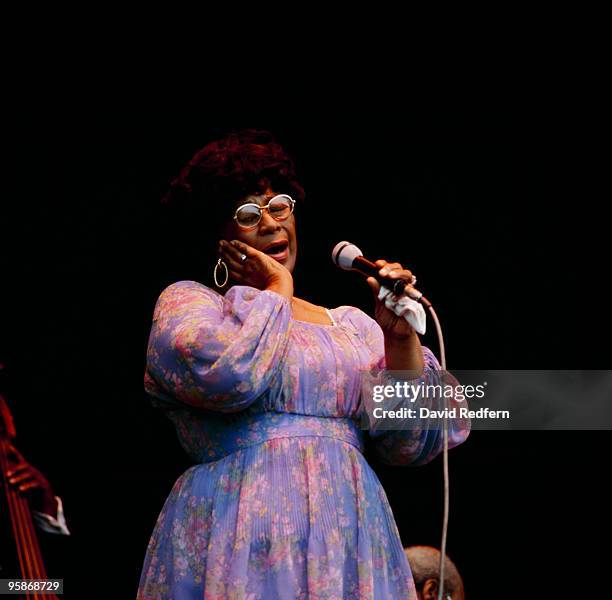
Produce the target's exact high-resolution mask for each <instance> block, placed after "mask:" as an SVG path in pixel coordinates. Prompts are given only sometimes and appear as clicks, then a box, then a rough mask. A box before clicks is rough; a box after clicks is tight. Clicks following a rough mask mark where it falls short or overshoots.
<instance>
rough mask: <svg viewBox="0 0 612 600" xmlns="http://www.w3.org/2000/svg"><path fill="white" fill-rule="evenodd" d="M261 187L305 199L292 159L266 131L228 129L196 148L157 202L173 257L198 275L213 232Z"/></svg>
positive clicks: (211, 245)
mask: <svg viewBox="0 0 612 600" xmlns="http://www.w3.org/2000/svg"><path fill="white" fill-rule="evenodd" d="M267 188H271V189H273V190H275V191H278V193H288V194H289V195H291V196H292V197H293V198H294V199H295V200H299V201H302V200H304V197H305V193H304V188H303V187H302V185H301V183H300V182H299V181H298V178H297V175H296V171H295V166H294V163H293V161H292V159H291V158H290V157H289V156H288V155H287V153H286V152H285V150H284V149H283V148H282V146H281V145H280V144H279V143H278V142H277V141H276V140H275V139H274V136H273V135H272V134H271V133H270V132H268V131H263V130H258V129H245V130H241V131H234V132H231V133H229V134H228V135H226V136H225V137H223V138H221V139H217V140H214V141H212V142H210V143H209V144H207V145H206V146H204V147H203V148H202V149H201V150H198V152H196V153H195V155H194V156H193V158H192V159H191V160H190V161H189V162H188V163H187V165H185V167H184V168H183V169H182V170H181V172H180V173H179V175H178V177H176V178H175V179H173V180H172V181H171V183H170V189H169V190H168V192H167V193H166V195H165V196H163V198H162V204H163V205H164V206H165V207H166V210H169V217H170V222H171V225H170V227H169V229H170V230H171V233H170V234H169V235H170V236H172V234H174V235H175V236H178V239H174V240H169V241H171V244H172V246H173V247H175V248H178V249H179V257H177V258H179V260H181V261H183V262H184V261H185V260H188V259H189V257H193V258H194V260H196V261H197V265H199V266H197V269H198V272H199V273H202V269H203V268H204V263H205V261H209V262H211V261H212V259H213V258H214V257H213V256H212V255H213V254H214V250H213V248H216V244H217V239H218V234H219V232H220V231H221V228H222V227H223V225H224V224H225V223H227V221H228V220H229V219H231V217H232V213H233V209H234V207H235V204H236V202H238V201H239V200H240V199H241V198H244V197H245V196H248V195H251V194H260V193H263V192H265V190H266V189H267ZM168 224H169V223H168V222H167V221H166V223H165V226H166V227H167V226H168ZM196 247H197V251H196V256H195V257H194V256H193V254H192V253H193V252H194V249H195V248H196ZM181 248H182V252H181V251H180V249H181ZM203 250H205V252H203ZM205 255H208V256H205ZM194 264H196V263H194ZM212 264H214V262H213V263H212ZM206 268H208V267H206ZM211 268H212V267H211ZM193 270H194V269H193V268H192V269H191V271H193ZM183 271H185V269H184V268H183ZM201 278H202V275H200V279H201Z"/></svg>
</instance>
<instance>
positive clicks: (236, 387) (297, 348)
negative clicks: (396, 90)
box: [138, 281, 469, 600]
mask: <svg viewBox="0 0 612 600" xmlns="http://www.w3.org/2000/svg"><path fill="white" fill-rule="evenodd" d="M328 314H329V315H330V316H331V318H332V319H333V321H334V324H333V325H332V324H330V325H322V324H315V323H307V322H303V321H297V320H295V319H293V318H292V313H291V304H290V302H289V301H288V300H287V299H286V298H285V297H284V296H281V295H279V294H276V293H275V292H271V291H260V290H257V289H255V288H252V287H248V286H235V287H233V288H231V289H230V290H229V291H228V292H227V293H226V295H225V296H221V295H219V294H218V293H216V292H215V291H213V290H211V289H209V288H208V287H206V286H204V285H202V284H200V283H197V282H194V281H180V282H178V283H174V284H172V285H171V286H170V287H168V288H167V289H166V290H164V291H163V292H162V294H161V296H160V297H159V300H158V302H157V305H156V307H155V312H154V315H153V325H152V330H151V336H150V339H149V346H148V353H147V368H146V373H145V389H146V391H147V393H148V394H149V395H150V396H151V398H152V402H153V404H154V405H155V406H156V407H158V408H160V409H162V410H163V411H165V413H166V415H167V416H168V417H169V418H170V419H171V420H172V422H173V423H174V425H175V426H176V430H177V433H178V436H179V439H180V442H181V444H182V446H183V447H184V449H185V450H186V452H187V453H188V454H189V456H190V457H191V458H192V459H193V461H194V463H195V464H194V466H192V467H191V468H189V469H188V470H187V471H186V472H185V473H184V474H183V475H181V477H179V479H178V480H177V481H176V483H175V485H174V487H173V489H172V491H171V493H170V495H169V497H168V499H167V500H166V502H165V504H164V506H163V509H162V511H161V513H160V515H159V518H158V521H157V524H156V526H155V529H154V531H153V534H152V537H151V540H150V542H149V546H148V550H147V554H146V557H145V561H144V566H143V569H142V574H141V578H140V585H139V589H138V599H139V600H145V599H146V600H153V599H162V598H163V599H173V600H195V599H196V598H197V599H198V600H201V599H205V600H259V599H264V600H275V599H287V600H297V599H300V600H302V599H310V600H341V599H373V598H376V599H402V600H404V599H405V600H409V599H414V598H416V593H415V589H414V583H413V579H412V575H411V572H410V567H409V565H408V562H407V559H406V556H405V554H404V551H403V548H402V544H401V541H400V537H399V533H398V530H397V526H396V524H395V521H394V518H393V514H392V512H391V508H390V506H389V503H388V500H387V497H386V495H385V492H384V490H383V488H382V486H381V484H380V482H379V480H378V478H377V477H376V475H375V473H374V471H373V470H372V469H371V467H370V466H369V464H368V463H367V461H366V459H365V458H364V455H363V448H364V435H366V434H368V435H369V433H367V432H366V431H364V430H362V429H361V428H360V414H361V411H362V410H363V402H362V396H363V394H362V388H363V377H362V376H363V374H364V373H368V372H373V370H376V369H381V368H384V360H385V359H384V339H383V334H382V331H381V329H380V327H379V326H378V324H377V323H376V322H375V321H374V320H373V319H371V318H370V317H368V316H367V315H366V314H365V313H364V312H362V311H360V310H359V309H357V308H354V307H350V306H341V307H339V308H335V309H333V310H331V311H328ZM423 352H424V358H425V363H426V366H425V372H424V373H423V376H422V379H423V380H424V381H432V380H434V379H435V377H436V371H437V370H439V368H440V367H439V364H438V362H437V360H436V359H435V357H434V356H433V354H432V353H431V352H430V351H429V350H428V349H427V348H423ZM468 432H469V422H467V423H466V422H465V421H461V420H451V421H450V422H449V446H450V447H452V446H456V445H457V444H459V443H461V442H462V441H463V440H465V438H466V437H467V435H468ZM373 439H374V444H373V445H374V448H375V451H376V453H377V454H378V456H379V457H380V459H381V460H383V461H384V462H386V463H388V464H393V465H417V464H423V463H426V462H428V461H430V460H431V459H432V458H434V457H435V456H436V455H437V454H439V453H440V451H441V448H442V434H441V431H440V428H429V429H427V428H421V429H417V430H414V429H413V430H411V431H384V432H378V435H376V436H373Z"/></svg>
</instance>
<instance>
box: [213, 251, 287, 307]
mask: <svg viewBox="0 0 612 600" xmlns="http://www.w3.org/2000/svg"><path fill="white" fill-rule="evenodd" d="M218 250H219V254H220V255H221V256H222V258H223V260H224V261H225V263H226V264H227V268H228V270H229V275H230V278H231V279H232V281H233V282H234V283H236V284H238V285H250V286H251V287H254V288H257V289H259V290H271V291H273V292H277V293H278V294H281V295H282V296H285V297H287V298H288V299H289V300H291V298H292V297H293V277H292V276H291V273H290V272H289V271H288V270H287V269H286V268H285V267H284V266H283V265H282V264H281V263H279V262H278V261H276V260H274V259H273V258H271V257H270V256H268V255H267V254H265V253H264V252H260V251H259V250H256V249H255V248H253V247H252V246H249V245H248V244H245V243H244V242H239V241H238V240H232V241H231V242H227V241H225V240H221V241H220V242H219V248H218ZM243 255H245V256H246V257H247V258H246V260H245V261H242V260H240V259H241V256H243Z"/></svg>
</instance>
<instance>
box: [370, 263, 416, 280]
mask: <svg viewBox="0 0 612 600" xmlns="http://www.w3.org/2000/svg"><path fill="white" fill-rule="evenodd" d="M375 264H376V266H379V267H381V269H380V270H379V271H378V274H379V275H380V276H381V277H388V278H389V279H405V280H406V281H412V278H413V275H412V271H409V270H408V269H404V267H403V266H402V265H401V264H400V263H397V262H396V263H390V262H387V261H386V260H382V259H381V260H377V261H376V263H375Z"/></svg>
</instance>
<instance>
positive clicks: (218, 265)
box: [213, 258, 229, 289]
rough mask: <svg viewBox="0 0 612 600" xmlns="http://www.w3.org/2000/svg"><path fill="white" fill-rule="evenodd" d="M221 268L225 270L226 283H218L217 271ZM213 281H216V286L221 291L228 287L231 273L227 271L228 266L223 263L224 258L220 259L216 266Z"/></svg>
mask: <svg viewBox="0 0 612 600" xmlns="http://www.w3.org/2000/svg"><path fill="white" fill-rule="evenodd" d="M219 267H223V268H224V269H225V281H224V282H223V283H219V282H218V281H217V269H218V268H219ZM213 279H214V280H215V285H216V286H217V287H218V288H219V289H223V288H224V287H225V286H226V285H227V282H228V280H229V271H228V269H227V265H226V264H225V263H224V262H223V259H222V258H220V259H219V260H218V261H217V264H216V265H215V270H214V271H213Z"/></svg>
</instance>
